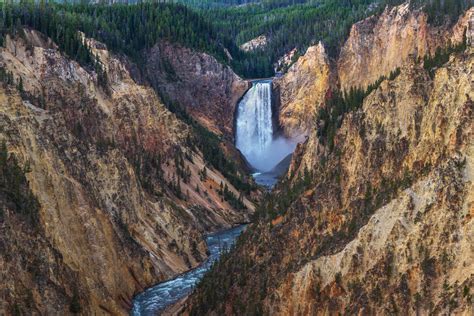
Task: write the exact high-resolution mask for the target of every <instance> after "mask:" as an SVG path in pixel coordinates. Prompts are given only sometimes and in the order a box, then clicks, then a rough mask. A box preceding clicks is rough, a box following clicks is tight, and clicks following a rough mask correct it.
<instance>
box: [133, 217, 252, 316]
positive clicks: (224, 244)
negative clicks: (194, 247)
mask: <svg viewBox="0 0 474 316" xmlns="http://www.w3.org/2000/svg"><path fill="white" fill-rule="evenodd" d="M245 226H246V225H241V226H238V227H235V228H232V229H229V230H225V231H222V232H218V233H215V234H211V235H208V236H207V237H206V243H207V247H208V249H209V252H210V255H209V258H208V259H207V260H206V262H204V263H203V264H202V265H200V266H199V267H197V268H195V269H193V270H190V271H188V272H185V273H183V274H181V275H179V276H177V277H176V278H174V279H172V280H169V281H166V282H162V283H158V284H157V285H155V286H153V287H151V288H149V289H148V290H145V291H144V292H142V293H140V294H138V295H137V296H135V298H134V299H133V308H132V310H131V312H130V315H133V316H148V315H150V316H151V315H157V314H159V313H160V312H161V311H163V310H164V309H165V308H166V307H168V306H170V305H172V304H173V303H175V302H177V301H178V300H180V299H181V298H183V297H185V296H186V295H188V294H189V293H190V292H191V291H192V289H193V288H194V286H195V285H196V283H197V282H198V281H199V280H200V279H201V278H202V277H203V276H204V273H206V271H207V270H209V268H210V267H211V264H212V263H213V262H214V261H215V260H217V259H218V258H219V256H220V254H221V253H222V251H223V250H224V249H227V248H229V247H230V246H231V245H232V244H233V243H234V242H235V239H236V238H237V237H238V236H239V235H240V234H241V233H242V231H243V230H244V228H245Z"/></svg>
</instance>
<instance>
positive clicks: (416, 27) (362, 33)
mask: <svg viewBox="0 0 474 316" xmlns="http://www.w3.org/2000/svg"><path fill="white" fill-rule="evenodd" d="M473 12H474V9H471V10H469V11H468V12H466V14H465V15H463V16H461V17H460V19H459V21H458V23H456V24H455V25H454V26H453V27H449V26H447V25H442V26H439V27H435V26H432V25H430V24H429V23H428V17H427V15H426V14H425V13H424V12H423V11H422V10H421V9H420V10H412V9H411V8H410V3H409V2H406V3H405V4H402V5H400V6H397V7H394V8H389V7H387V8H386V9H385V11H384V12H383V13H382V14H381V15H380V16H372V17H369V18H367V19H365V20H363V21H361V22H358V23H356V24H354V25H353V26H352V28H351V31H350V35H349V38H348V40H347V41H346V43H345V44H344V45H343V47H342V49H341V53H340V56H339V58H338V62H337V71H338V76H339V82H340V86H341V89H342V90H348V89H350V88H351V87H360V88H363V89H365V88H367V86H368V85H370V84H372V83H373V82H375V81H376V80H378V79H379V78H380V77H381V76H388V74H389V73H390V72H391V71H393V70H394V69H396V68H397V67H401V66H402V65H403V64H404V63H406V62H407V61H408V60H409V59H410V58H413V57H414V58H423V57H424V56H426V55H433V54H434V53H435V51H436V49H437V48H438V47H445V46H447V45H448V44H456V43H459V42H460V41H462V40H463V36H464V31H465V30H466V27H467V24H468V21H469V19H470V18H471V15H472V13H473Z"/></svg>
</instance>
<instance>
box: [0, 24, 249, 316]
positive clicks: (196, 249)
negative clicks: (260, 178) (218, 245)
mask: <svg viewBox="0 0 474 316" xmlns="http://www.w3.org/2000/svg"><path fill="white" fill-rule="evenodd" d="M85 40H86V41H87V43H88V46H89V47H90V48H91V49H92V51H93V54H94V55H95V56H98V58H99V61H100V63H101V65H102V67H103V69H104V71H105V73H104V74H101V73H100V72H98V71H94V70H93V69H91V68H90V67H83V66H81V65H79V64H78V63H77V62H75V61H72V60H70V59H69V58H67V57H66V56H64V55H63V54H62V53H61V52H60V51H59V49H58V48H57V46H56V45H55V43H53V42H52V41H51V40H49V39H48V38H45V37H44V36H43V35H42V34H40V33H38V32H36V31H30V30H25V31H24V32H22V33H21V34H19V35H18V36H17V37H15V38H11V37H7V39H6V42H5V46H4V47H2V48H0V63H1V65H2V67H3V69H4V70H5V71H6V72H7V73H9V74H11V75H12V77H13V79H14V82H15V83H16V84H14V85H9V84H5V83H4V84H2V87H1V88H0V104H1V107H0V117H1V119H0V142H4V143H5V144H6V148H7V150H8V152H9V153H10V154H11V155H14V156H15V157H16V159H17V160H18V164H19V166H21V168H23V167H24V168H25V171H26V177H27V180H28V189H29V190H31V192H32V193H33V194H34V195H35V196H36V197H37V200H38V202H39V208H38V211H37V213H38V214H37V218H38V220H37V221H36V226H34V227H33V228H31V227H29V226H28V225H27V224H25V223H23V222H22V221H21V217H19V216H17V215H16V214H14V212H13V208H11V207H9V205H8V203H7V204H6V206H5V207H6V208H5V207H4V210H3V212H2V213H3V214H6V215H5V216H4V217H3V218H2V219H0V220H2V222H1V223H0V224H1V225H2V234H0V238H1V240H0V243H1V245H2V248H3V249H7V251H8V252H9V254H8V255H7V256H5V257H4V256H2V258H1V261H0V266H1V269H0V271H1V272H0V278H1V279H2V282H1V285H0V293H1V296H2V301H1V304H0V313H6V314H10V313H17V312H19V313H24V312H28V313H30V312H34V313H38V314H63V315H64V314H68V313H69V312H71V311H77V310H80V311H82V313H84V314H104V313H109V314H115V315H117V314H122V315H125V314H126V313H127V310H128V309H129V308H130V306H131V299H132V297H133V295H135V294H136V293H138V292H139V291H142V290H143V289H144V288H146V287H148V286H151V285H152V284H154V283H157V282H159V281H161V280H164V279H167V278H170V277H172V276H174V275H176V274H177V273H181V272H183V271H186V270H188V269H190V268H192V267H195V266H196V265H198V264H199V263H200V262H202V261H203V260H204V259H205V258H206V256H207V255H206V245H205V242H204V240H203V234H205V233H208V232H211V231H215V230H217V229H222V228H226V227H230V226H232V225H235V224H237V223H241V222H246V221H248V217H249V215H250V214H251V213H252V211H253V204H252V203H251V202H250V201H248V200H247V199H246V198H245V197H241V201H242V205H243V207H242V208H239V209H237V208H235V207H234V206H233V205H231V204H230V202H229V201H227V200H225V199H223V198H222V197H221V196H220V195H219V193H218V190H219V184H220V183H222V184H227V185H228V187H229V190H230V191H231V192H233V193H234V194H235V196H236V197H239V195H240V193H239V192H238V191H237V190H236V189H235V188H234V187H233V186H232V184H231V183H230V182H229V181H228V180H226V179H225V177H224V176H223V175H222V174H221V173H220V172H219V171H217V170H215V169H214V168H212V167H210V166H209V165H208V163H207V161H205V159H204V156H203V154H202V153H201V152H200V151H199V149H198V148H197V147H195V145H193V143H192V142H193V139H194V137H195V135H194V134H193V133H194V132H193V129H192V128H190V127H189V126H188V125H186V124H185V123H183V122H182V121H180V120H179V119H178V118H177V117H176V116H175V115H174V114H172V113H171V112H170V111H169V110H168V109H167V108H166V107H165V106H164V105H163V102H162V101H161V99H160V97H159V96H158V95H157V93H156V92H155V91H154V90H153V89H152V88H151V87H150V86H149V85H146V82H145V83H143V82H140V81H138V80H134V79H133V77H136V76H132V75H131V71H132V70H134V69H135V70H136V69H137V67H135V66H134V65H133V63H131V62H130V61H129V60H127V59H126V58H125V57H123V56H115V55H113V54H111V53H110V52H109V51H108V50H107V48H106V46H105V45H103V44H101V43H98V42H96V41H94V40H92V39H85ZM225 75H226V74H223V76H225ZM100 76H102V77H100ZM104 76H105V78H106V79H104ZM104 81H105V82H104ZM15 86H16V87H15ZM0 198H1V197H0ZM0 202H2V204H3V203H6V202H5V201H0ZM7 202H8V200H7ZM4 228H5V229H4Z"/></svg>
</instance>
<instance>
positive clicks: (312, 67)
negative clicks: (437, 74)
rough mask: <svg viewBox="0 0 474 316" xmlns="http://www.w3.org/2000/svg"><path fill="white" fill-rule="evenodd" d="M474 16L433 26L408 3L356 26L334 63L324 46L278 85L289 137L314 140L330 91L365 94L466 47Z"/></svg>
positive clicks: (281, 114) (281, 119) (281, 116)
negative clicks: (429, 59) (418, 63)
mask: <svg viewBox="0 0 474 316" xmlns="http://www.w3.org/2000/svg"><path fill="white" fill-rule="evenodd" d="M473 12H474V8H471V9H470V10H468V11H467V12H465V14H463V15H462V16H460V17H459V20H458V21H457V23H455V24H454V25H449V24H443V25H440V26H434V25H431V24H429V23H428V16H427V14H426V13H425V12H423V10H421V9H416V10H415V9H412V8H411V6H410V4H409V2H407V3H405V4H402V5H399V6H396V7H387V8H386V9H385V10H384V11H383V12H382V13H381V14H380V15H374V16H371V17H369V18H367V19H365V20H362V21H360V22H358V23H355V24H354V25H353V26H352V28H351V30H350V33H349V37H348V39H347V40H346V41H345V43H344V44H343V45H342V48H341V52H340V54H339V55H338V57H337V58H335V59H331V58H329V57H328V56H327V54H326V53H325V49H324V47H323V45H322V44H321V43H319V44H317V45H315V46H312V47H310V48H309V49H308V50H307V52H306V54H305V55H304V56H302V57H300V58H299V59H298V61H297V62H296V63H295V64H293V65H292V66H291V67H290V69H289V70H288V72H287V73H286V74H285V75H283V76H282V77H281V78H278V79H276V80H275V87H276V95H277V98H279V102H280V110H279V123H280V126H281V127H282V129H283V131H284V133H285V134H286V135H287V136H290V137H295V136H299V135H301V134H304V135H309V133H310V132H311V129H312V128H314V127H315V121H316V116H317V114H318V111H319V109H320V108H321V107H322V106H323V105H324V103H325V101H326V99H327V97H328V96H330V94H331V91H334V90H336V89H339V90H341V91H345V92H348V91H349V90H350V89H351V88H360V89H362V90H365V89H367V87H368V86H369V85H371V84H373V83H374V82H376V81H377V80H379V78H381V77H382V76H387V77H388V76H389V74H390V73H391V72H392V71H395V70H396V69H397V68H399V67H402V66H403V65H404V64H406V63H407V62H409V61H410V60H412V59H413V58H420V59H423V58H424V57H425V56H427V55H433V54H434V53H435V52H436V50H437V48H445V47H446V46H448V45H456V44H458V43H460V42H462V41H463V40H464V34H465V31H466V30H467V29H468V24H469V21H470V20H471V21H472V15H473ZM471 23H472V22H471ZM467 35H468V34H467ZM468 37H469V36H468Z"/></svg>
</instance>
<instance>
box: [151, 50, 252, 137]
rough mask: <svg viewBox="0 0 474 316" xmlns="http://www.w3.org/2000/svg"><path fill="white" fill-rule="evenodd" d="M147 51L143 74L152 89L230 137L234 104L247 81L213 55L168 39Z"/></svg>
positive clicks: (243, 91)
mask: <svg viewBox="0 0 474 316" xmlns="http://www.w3.org/2000/svg"><path fill="white" fill-rule="evenodd" d="M147 55H148V57H147V63H146V68H147V75H148V78H149V80H150V82H151V83H152V85H153V87H155V89H156V90H158V91H160V93H162V94H163V95H165V96H166V97H167V98H169V99H170V100H171V101H172V102H175V103H177V104H180V105H181V106H182V107H184V109H185V110H186V111H187V112H188V113H189V114H190V115H191V116H192V117H193V118H195V119H196V120H197V121H198V122H200V123H201V124H202V125H204V126H205V127H207V128H208V129H209V130H211V131H213V132H215V133H217V134H223V135H224V136H226V138H227V139H229V140H232V139H233V128H234V126H233V125H234V112H235V107H236V105H237V102H238V100H239V99H240V98H241V97H242V96H243V95H244V93H245V92H246V91H247V89H248V88H249V84H248V82H246V81H244V80H242V79H241V78H240V77H239V76H237V75H236V74H235V73H234V72H233V71H232V69H231V68H230V67H229V66H226V65H223V64H221V63H220V62H218V61H217V60H216V59H215V58H214V57H212V56H210V55H208V54H205V53H198V52H194V51H192V50H191V49H189V48H185V47H181V46H179V45H176V44H171V43H169V42H161V43H159V44H157V45H155V46H154V47H153V48H152V49H151V50H150V51H149V52H148V54H147Z"/></svg>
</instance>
